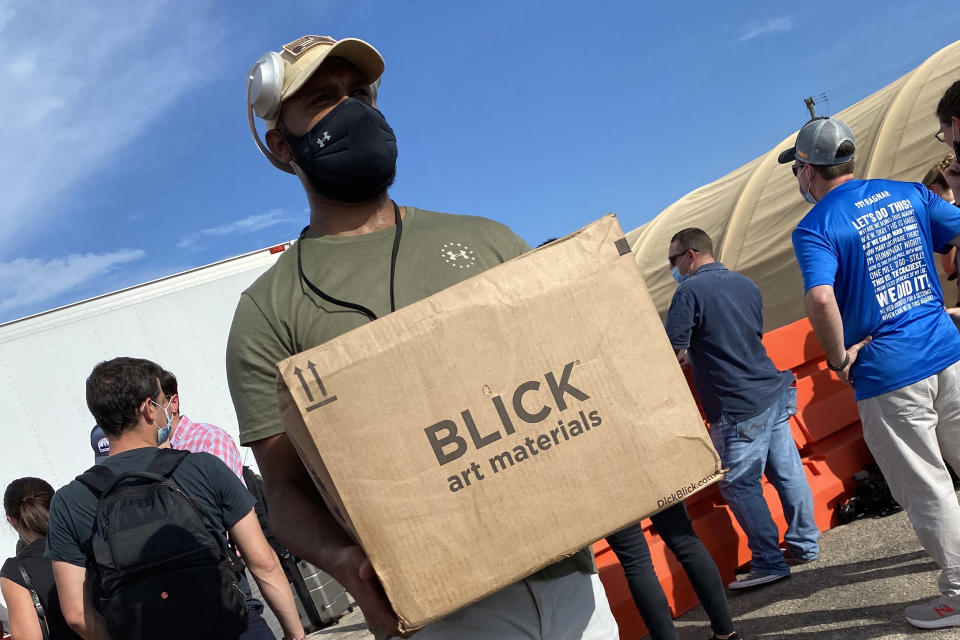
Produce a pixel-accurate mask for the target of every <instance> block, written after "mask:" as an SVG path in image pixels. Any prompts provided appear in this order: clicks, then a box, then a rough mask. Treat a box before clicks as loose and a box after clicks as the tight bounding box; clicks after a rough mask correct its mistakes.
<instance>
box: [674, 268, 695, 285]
mask: <svg viewBox="0 0 960 640" xmlns="http://www.w3.org/2000/svg"><path fill="white" fill-rule="evenodd" d="M670 275H672V276H673V279H674V280H676V281H677V284H680V283H681V282H683V281H684V280H686V279H687V278H689V277H690V274H689V273H680V267H674V268H672V269H670Z"/></svg>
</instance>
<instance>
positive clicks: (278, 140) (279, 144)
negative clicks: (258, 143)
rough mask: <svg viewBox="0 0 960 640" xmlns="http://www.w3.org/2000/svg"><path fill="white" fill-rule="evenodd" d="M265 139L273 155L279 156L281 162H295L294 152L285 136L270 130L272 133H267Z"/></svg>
mask: <svg viewBox="0 0 960 640" xmlns="http://www.w3.org/2000/svg"><path fill="white" fill-rule="evenodd" d="M265 139H266V141H267V148H268V149H270V152H271V153H273V155H275V156H277V159H278V160H280V162H286V163H287V164H289V163H291V162H293V150H292V149H291V148H290V145H289V144H287V139H286V138H284V137H283V134H282V133H280V131H279V130H277V129H270V131H267V133H266V136H265Z"/></svg>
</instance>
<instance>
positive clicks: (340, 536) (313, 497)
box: [267, 483, 356, 578]
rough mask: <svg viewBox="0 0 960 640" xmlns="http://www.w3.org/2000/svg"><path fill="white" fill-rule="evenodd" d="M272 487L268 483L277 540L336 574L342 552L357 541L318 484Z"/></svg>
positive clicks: (303, 557)
mask: <svg viewBox="0 0 960 640" xmlns="http://www.w3.org/2000/svg"><path fill="white" fill-rule="evenodd" d="M270 489H271V488H270V487H269V486H268V487H267V503H268V504H269V505H270V514H269V518H270V527H271V529H272V530H273V532H274V535H276V537H277V540H279V541H280V542H281V543H283V545H284V546H285V547H287V548H288V549H290V551H292V552H293V554H294V555H295V556H297V557H298V558H302V559H304V560H306V561H308V562H310V563H312V564H315V565H317V566H318V567H320V568H321V569H323V570H324V571H326V572H327V573H331V574H333V572H334V571H336V565H337V561H338V559H339V558H338V554H339V552H340V551H341V550H342V549H343V548H345V547H348V546H352V545H355V544H356V542H354V541H353V540H352V539H351V538H350V537H349V536H348V535H347V534H346V533H345V532H344V531H343V529H342V528H341V527H340V524H339V523H338V522H337V520H336V519H335V518H334V517H333V514H331V513H330V511H329V510H328V509H327V507H326V505H325V504H324V503H323V500H322V499H321V497H320V496H319V495H318V493H317V490H316V488H315V487H314V486H313V485H312V484H311V485H309V486H308V487H304V486H303V485H302V483H298V484H295V485H286V486H285V487H283V489H282V490H279V491H277V490H275V491H271V490H270ZM334 577H335V578H336V577H337V576H334Z"/></svg>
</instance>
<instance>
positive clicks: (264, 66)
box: [247, 51, 283, 120]
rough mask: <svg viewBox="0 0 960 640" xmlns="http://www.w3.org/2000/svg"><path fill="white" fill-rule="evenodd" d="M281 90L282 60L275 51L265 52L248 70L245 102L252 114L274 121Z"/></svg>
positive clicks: (278, 108) (278, 106)
mask: <svg viewBox="0 0 960 640" xmlns="http://www.w3.org/2000/svg"><path fill="white" fill-rule="evenodd" d="M282 89H283V60H281V59H280V54H279V53H277V52H275V51H267V52H266V53H265V54H263V55H262V56H260V59H259V60H257V61H256V62H255V63H254V65H253V67H251V68H250V74H249V79H248V82H247V100H248V102H249V103H250V105H251V107H253V112H254V113H255V114H257V116H259V117H260V118H263V119H264V120H274V119H276V117H277V112H278V111H279V110H280V92H281V90H282Z"/></svg>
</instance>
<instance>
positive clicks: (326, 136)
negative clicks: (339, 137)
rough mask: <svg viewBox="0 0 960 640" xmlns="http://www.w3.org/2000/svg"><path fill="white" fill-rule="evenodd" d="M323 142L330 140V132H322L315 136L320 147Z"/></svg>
mask: <svg viewBox="0 0 960 640" xmlns="http://www.w3.org/2000/svg"><path fill="white" fill-rule="evenodd" d="M325 142H330V134H329V133H328V132H326V131H324V132H323V135H322V136H320V137H319V138H317V144H318V145H320V146H321V147H323V146H325V145H324V143H325Z"/></svg>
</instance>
